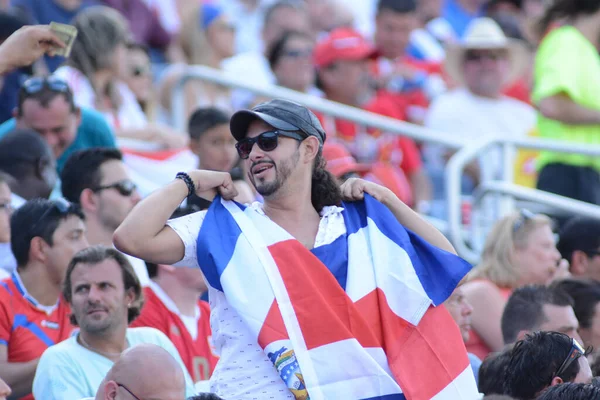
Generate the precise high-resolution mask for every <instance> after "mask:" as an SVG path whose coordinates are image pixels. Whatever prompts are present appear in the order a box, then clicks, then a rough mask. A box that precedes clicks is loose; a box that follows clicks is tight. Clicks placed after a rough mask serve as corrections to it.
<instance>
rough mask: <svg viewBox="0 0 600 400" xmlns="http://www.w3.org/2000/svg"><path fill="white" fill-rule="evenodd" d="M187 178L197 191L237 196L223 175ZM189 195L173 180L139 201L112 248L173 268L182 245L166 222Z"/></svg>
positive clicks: (185, 187) (198, 174) (197, 174)
mask: <svg viewBox="0 0 600 400" xmlns="http://www.w3.org/2000/svg"><path fill="white" fill-rule="evenodd" d="M188 176H189V177H190V178H191V180H192V182H193V185H194V189H195V191H196V192H202V191H207V190H210V189H214V188H218V190H219V192H220V193H221V195H222V196H223V198H225V199H231V198H233V197H235V195H236V194H237V192H236V190H235V187H234V186H233V182H232V180H231V176H230V175H229V174H228V173H226V172H216V171H200V170H194V171H189V172H188ZM189 192H190V191H189V187H188V185H187V184H186V182H185V181H184V180H182V179H175V180H174V181H173V182H171V183H169V184H168V185H166V186H165V187H163V188H161V189H159V190H156V191H155V192H153V193H152V194H151V195H150V196H148V197H146V198H145V199H144V200H142V201H141V202H139V203H138V204H137V205H136V206H135V207H134V208H133V210H132V211H131V212H130V213H129V215H128V216H127V218H125V221H123V223H122V224H121V226H119V227H118V228H117V230H116V231H115V234H114V236H113V241H114V245H115V247H116V248H117V249H118V250H120V251H122V252H123V253H126V254H129V255H131V256H134V257H137V258H140V259H142V260H145V261H149V262H152V263H155V264H167V265H172V264H175V263H176V262H178V261H180V260H181V259H183V256H184V255H185V247H184V244H183V242H182V241H181V239H180V238H179V236H178V235H177V233H175V231H174V230H173V229H171V228H170V227H168V226H167V225H166V223H167V221H168V220H169V218H170V217H171V215H172V214H173V212H174V211H175V210H176V209H177V207H179V205H180V204H181V202H182V201H183V200H184V199H185V198H186V197H187V196H188V194H189Z"/></svg>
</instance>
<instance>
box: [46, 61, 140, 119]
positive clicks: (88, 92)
mask: <svg viewBox="0 0 600 400" xmlns="http://www.w3.org/2000/svg"><path fill="white" fill-rule="evenodd" d="M54 76H57V77H59V78H62V79H64V80H65V81H66V82H67V83H68V84H69V87H70V88H71V90H72V91H73V95H74V99H75V103H76V104H77V105H78V106H79V107H85V108H91V109H94V110H96V94H95V93H94V89H93V88H92V85H91V83H90V81H89V79H88V78H86V77H85V76H84V75H83V74H82V73H81V71H79V70H77V69H75V68H73V67H70V66H68V65H64V66H62V67H60V68H59V69H57V70H56V71H55V72H54ZM117 89H118V91H119V94H120V95H121V106H120V107H119V110H118V111H117V112H112V111H100V110H98V111H99V112H100V113H102V115H104V118H106V121H107V122H108V124H109V125H110V127H111V128H113V129H115V128H143V127H145V126H146V125H147V124H148V120H147V118H146V115H145V114H144V112H143V111H142V108H141V107H140V105H139V104H138V102H137V100H136V99H135V95H134V94H133V92H131V90H129V88H128V87H127V85H126V84H124V83H122V82H117Z"/></svg>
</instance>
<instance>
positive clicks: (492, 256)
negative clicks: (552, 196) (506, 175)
mask: <svg viewBox="0 0 600 400" xmlns="http://www.w3.org/2000/svg"><path fill="white" fill-rule="evenodd" d="M560 259H561V257H560V253H559V252H558V250H557V249H556V244H555V239H554V234H553V232H552V221H551V220H550V218H548V217H547V216H545V215H540V214H532V213H531V212H528V211H526V210H522V211H521V212H515V213H512V214H510V215H508V216H506V217H504V218H502V219H501V220H499V221H498V222H497V223H496V224H495V225H494V227H493V228H492V230H491V232H490V234H489V235H488V237H487V239H486V243H485V246H484V249H483V254H482V258H481V263H480V264H479V265H478V266H477V267H475V268H474V269H473V271H471V273H470V274H469V277H468V279H469V281H468V282H467V283H466V284H464V285H463V292H464V294H465V297H466V299H467V300H468V302H469V303H470V304H472V305H473V307H474V309H473V315H472V330H471V333H470V335H469V340H468V341H467V350H468V352H469V353H473V354H475V355H476V356H478V357H479V358H480V359H482V360H483V359H484V358H485V357H486V356H487V355H488V353H490V352H492V351H494V352H495V351H500V350H501V349H502V347H503V345H504V343H503V339H502V332H501V330H500V319H501V317H502V312H503V311H504V306H505V304H506V301H507V299H508V297H509V296H510V294H511V293H512V291H513V290H515V289H517V288H519V287H521V286H524V285H528V284H543V285H546V284H548V283H550V282H551V281H552V280H553V279H555V278H556V275H557V273H559V272H560V271H561V270H560V269H559V268H558V267H559V263H560ZM564 268H565V267H564V266H563V269H564Z"/></svg>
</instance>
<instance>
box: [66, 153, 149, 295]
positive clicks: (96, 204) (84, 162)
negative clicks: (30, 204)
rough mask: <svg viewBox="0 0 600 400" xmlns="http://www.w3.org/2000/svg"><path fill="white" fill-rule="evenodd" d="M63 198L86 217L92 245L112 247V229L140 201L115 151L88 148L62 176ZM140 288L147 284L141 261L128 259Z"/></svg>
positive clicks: (71, 160) (74, 156)
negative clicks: (77, 207)
mask: <svg viewBox="0 0 600 400" xmlns="http://www.w3.org/2000/svg"><path fill="white" fill-rule="evenodd" d="M61 181H62V185H61V190H62V194H63V196H64V197H65V198H66V199H67V200H69V201H70V202H72V203H74V204H77V205H79V206H80V207H81V210H82V211H83V213H84V214H85V217H86V224H87V237H88V240H89V242H90V244H91V245H104V246H108V247H110V246H112V236H113V233H114V232H115V229H117V227H118V226H119V225H120V224H121V222H123V220H124V219H125V217H126V216H127V214H129V212H130V211H131V209H132V208H133V207H134V206H135V205H136V204H137V203H138V202H139V201H140V199H141V197H140V195H139V193H138V191H137V188H136V186H135V183H133V181H132V180H131V179H130V178H129V175H128V173H127V169H126V168H125V164H124V163H123V156H122V154H121V152H120V151H119V150H117V149H107V148H91V149H86V150H80V151H78V152H76V153H73V154H72V155H71V157H69V159H68V160H67V163H66V164H65V167H64V169H63V170H62V173H61ZM129 262H130V263H131V265H132V266H133V269H134V271H135V273H136V275H137V277H138V279H139V280H140V282H141V284H142V286H145V285H147V284H148V283H149V278H148V273H147V272H146V265H145V264H144V262H143V261H142V260H139V259H136V258H133V257H131V258H129Z"/></svg>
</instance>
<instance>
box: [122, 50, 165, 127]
mask: <svg viewBox="0 0 600 400" xmlns="http://www.w3.org/2000/svg"><path fill="white" fill-rule="evenodd" d="M122 72H123V76H121V79H122V80H123V82H125V83H126V84H127V87H128V88H129V90H131V93H133V95H134V96H135V99H136V100H137V102H138V104H139V105H140V108H141V109H142V112H143V113H144V115H145V116H146V119H147V120H148V121H150V122H156V119H157V118H158V115H157V112H158V110H157V101H158V99H157V98H156V96H155V92H154V90H153V85H154V83H153V82H152V64H151V62H150V53H149V51H148V48H147V47H146V46H144V45H143V44H139V43H134V42H130V43H127V66H126V68H125V71H122Z"/></svg>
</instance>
